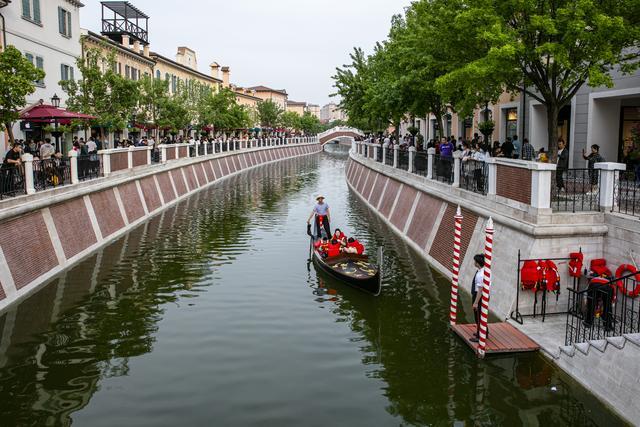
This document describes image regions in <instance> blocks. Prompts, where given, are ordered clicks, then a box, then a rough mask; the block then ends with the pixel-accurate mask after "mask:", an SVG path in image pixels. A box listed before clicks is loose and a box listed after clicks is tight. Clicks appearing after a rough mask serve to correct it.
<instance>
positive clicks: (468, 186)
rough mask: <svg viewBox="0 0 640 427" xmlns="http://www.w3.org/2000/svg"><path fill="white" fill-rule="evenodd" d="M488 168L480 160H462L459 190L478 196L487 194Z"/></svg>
mask: <svg viewBox="0 0 640 427" xmlns="http://www.w3.org/2000/svg"><path fill="white" fill-rule="evenodd" d="M488 186H489V168H488V166H487V164H486V163H485V162H483V161H480V160H474V159H463V160H462V161H461V162H460V188H463V189H465V190H467V191H472V192H474V193H478V194H487V187H488Z"/></svg>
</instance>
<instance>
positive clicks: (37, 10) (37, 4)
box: [33, 0, 41, 24]
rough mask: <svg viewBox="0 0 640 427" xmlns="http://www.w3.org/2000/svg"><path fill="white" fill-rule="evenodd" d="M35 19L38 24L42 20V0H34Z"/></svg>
mask: <svg viewBox="0 0 640 427" xmlns="http://www.w3.org/2000/svg"><path fill="white" fill-rule="evenodd" d="M33 20H34V21H35V22H37V23H38V24H39V23H40V22H41V21H40V0H33Z"/></svg>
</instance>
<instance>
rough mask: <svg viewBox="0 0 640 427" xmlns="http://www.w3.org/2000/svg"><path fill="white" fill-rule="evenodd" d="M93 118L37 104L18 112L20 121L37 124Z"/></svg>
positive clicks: (93, 117) (92, 117)
mask: <svg viewBox="0 0 640 427" xmlns="http://www.w3.org/2000/svg"><path fill="white" fill-rule="evenodd" d="M96 118H97V117H95V116H90V115H89V114H83V113H76V112H74V111H69V110H65V109H64V108H56V107H54V106H53V105H47V104H38V105H35V106H33V107H29V108H26V109H24V110H22V111H21V112H20V120H26V121H29V122H39V123H51V122H53V121H55V120H57V121H58V122H62V121H65V120H66V121H69V122H70V121H71V120H93V119H96Z"/></svg>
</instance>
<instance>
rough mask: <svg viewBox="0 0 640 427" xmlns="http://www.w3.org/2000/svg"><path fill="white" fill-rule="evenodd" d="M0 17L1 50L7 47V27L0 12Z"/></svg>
mask: <svg viewBox="0 0 640 427" xmlns="http://www.w3.org/2000/svg"><path fill="white" fill-rule="evenodd" d="M0 18H2V50H5V49H6V48H7V29H6V27H5V23H4V15H3V14H1V13H0Z"/></svg>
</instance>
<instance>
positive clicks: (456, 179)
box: [452, 151, 462, 187]
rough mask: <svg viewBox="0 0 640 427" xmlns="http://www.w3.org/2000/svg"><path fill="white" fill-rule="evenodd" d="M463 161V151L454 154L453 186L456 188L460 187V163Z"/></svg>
mask: <svg viewBox="0 0 640 427" xmlns="http://www.w3.org/2000/svg"><path fill="white" fill-rule="evenodd" d="M461 159H462V151H454V152H453V184H452V186H454V187H460V162H461Z"/></svg>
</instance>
